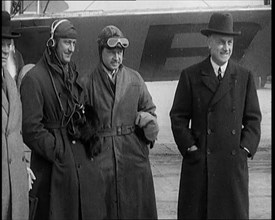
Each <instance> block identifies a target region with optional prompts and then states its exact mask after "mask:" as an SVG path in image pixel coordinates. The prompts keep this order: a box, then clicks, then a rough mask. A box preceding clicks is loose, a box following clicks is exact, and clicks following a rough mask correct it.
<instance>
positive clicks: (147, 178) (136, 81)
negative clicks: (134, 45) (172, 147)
mask: <svg viewBox="0 0 275 220" xmlns="http://www.w3.org/2000/svg"><path fill="white" fill-rule="evenodd" d="M128 46H129V41H128V39H127V38H126V37H125V36H124V35H123V33H122V32H121V31H120V30H119V29H118V28H117V27H115V26H113V25H109V26H106V27H105V28H103V30H102V31H101V33H100V34H99V36H98V50H99V57H100V62H99V64H98V66H97V67H96V68H95V70H94V71H93V72H92V73H91V74H89V75H88V76H86V77H85V78H84V82H85V87H86V89H87V95H88V100H89V102H90V103H89V104H91V105H92V106H93V107H94V108H95V109H96V111H97V112H98V114H99V118H100V126H99V127H98V130H99V136H100V142H101V144H102V152H101V154H99V155H98V157H96V158H95V163H96V164H97V165H98V166H99V167H100V168H101V169H102V171H103V175H104V181H105V182H104V186H101V187H100V188H102V187H104V190H105V195H104V198H105V205H106V207H107V218H108V219H156V218H157V210H156V200H155V192H154V185H153V178H152V172H151V167H150V162H149V146H150V147H152V146H153V144H154V141H155V140H156V137H157V134H158V124H157V119H156V114H155V110H156V106H155V105H154V103H153V100H152V97H151V95H150V93H149V91H148V89H147V87H146V84H145V83H144V81H143V79H142V77H141V76H140V74H139V73H138V72H136V71H135V70H133V69H131V68H128V67H126V66H124V65H123V64H122V61H123V56H124V52H125V49H126V48H127V47H128Z"/></svg>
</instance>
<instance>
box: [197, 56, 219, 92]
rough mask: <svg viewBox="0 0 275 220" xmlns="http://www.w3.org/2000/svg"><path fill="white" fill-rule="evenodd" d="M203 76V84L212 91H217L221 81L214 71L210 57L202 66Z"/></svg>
mask: <svg viewBox="0 0 275 220" xmlns="http://www.w3.org/2000/svg"><path fill="white" fill-rule="evenodd" d="M201 76H202V82H203V84H204V85H205V86H206V87H207V88H208V89H209V90H210V91H211V92H212V93H215V92H216V90H217V88H218V86H219V81H218V79H217V77H216V75H215V73H214V70H213V67H212V65H211V63H210V57H208V58H207V59H206V60H205V61H204V62H203V63H202V66H201Z"/></svg>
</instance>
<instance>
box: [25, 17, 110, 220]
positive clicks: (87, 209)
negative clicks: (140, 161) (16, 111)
mask: <svg viewBox="0 0 275 220" xmlns="http://www.w3.org/2000/svg"><path fill="white" fill-rule="evenodd" d="M50 34H51V36H50V38H49V40H48V41H47V44H46V45H47V47H46V49H45V51H44V54H43V56H42V57H41V59H40V60H39V61H38V63H37V64H36V65H35V66H34V67H33V68H32V69H31V70H30V71H29V72H28V74H26V75H25V77H24V78H23V80H22V84H21V98H22V105H23V138H24V141H25V143H26V144H27V145H28V147H29V148H30V149H31V150H32V153H31V168H32V169H33V172H34V173H35V175H36V177H37V179H36V181H35V183H34V185H33V189H32V190H31V191H30V194H31V195H33V196H35V197H37V198H38V204H37V210H36V213H35V216H34V219H36V220H49V219H50V220H90V219H103V218H104V216H103V214H104V213H105V210H104V206H103V205H101V204H102V201H103V199H104V198H103V194H102V193H101V190H99V189H98V188H96V187H95V186H102V185H103V176H102V175H101V171H100V170H99V169H98V167H97V165H96V164H95V163H94V162H93V161H92V160H91V158H90V157H88V156H87V153H86V151H85V147H84V145H83V144H82V143H81V142H80V141H79V139H77V138H76V136H75V133H74V131H75V129H76V124H75V116H78V115H81V114H79V113H81V111H82V110H81V106H82V105H81V104H82V103H84V93H83V88H82V86H81V85H80V84H79V78H78V71H77V70H76V66H75V65H74V63H73V62H72V60H71V58H72V55H73V53H74V50H75V46H76V39H77V32H76V29H75V27H74V26H73V24H72V23H71V22H70V21H69V20H66V19H64V20H56V21H54V22H53V24H52V26H51V33H50Z"/></svg>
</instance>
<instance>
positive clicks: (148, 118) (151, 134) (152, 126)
mask: <svg viewBox="0 0 275 220" xmlns="http://www.w3.org/2000/svg"><path fill="white" fill-rule="evenodd" d="M135 124H136V125H137V126H139V127H140V128H142V129H143V131H144V135H145V137H146V138H147V140H149V141H152V142H153V141H155V140H156V139H157V136H158V133H159V126H158V122H157V118H156V117H155V116H153V115H151V114H150V113H148V112H138V114H137V117H136V121H135Z"/></svg>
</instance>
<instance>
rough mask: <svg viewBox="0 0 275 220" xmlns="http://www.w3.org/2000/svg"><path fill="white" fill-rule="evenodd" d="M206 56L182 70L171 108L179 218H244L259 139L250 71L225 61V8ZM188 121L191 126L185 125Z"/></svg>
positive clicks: (210, 31)
mask: <svg viewBox="0 0 275 220" xmlns="http://www.w3.org/2000/svg"><path fill="white" fill-rule="evenodd" d="M201 33H202V34H203V35H205V36H207V44H208V47H209V51H210V55H209V56H208V57H207V58H206V59H205V60H203V61H202V62H200V63H198V64H195V65H193V66H191V67H189V68H187V69H185V70H183V71H182V73H181V76H180V79H179V82H178V86H177V89H176V93H175V97H174V102H173V106H172V109H171V111H170V118H171V124H172V131H173V135H174V139H175V142H176V144H177V146H178V149H179V151H180V153H181V154H182V156H183V161H182V170H181V179H180V189H179V200H178V218H179V219H248V217H249V202H248V200H249V198H248V167H247V158H250V159H252V158H253V156H254V155H255V153H256V151H257V147H258V144H259V140H260V134H261V131H260V122H261V112H260V107H259V101H258V97H257V92H256V88H255V85H254V80H253V75H252V74H251V72H250V71H249V70H246V69H245V68H243V67H241V66H240V65H239V64H237V63H235V62H233V61H232V60H230V56H231V54H232V52H233V41H234V36H238V35H240V32H235V31H234V30H233V18H232V15H231V14H230V13H214V14H213V15H212V16H211V18H210V21H209V24H208V28H206V29H203V30H201ZM189 124H190V125H189Z"/></svg>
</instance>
